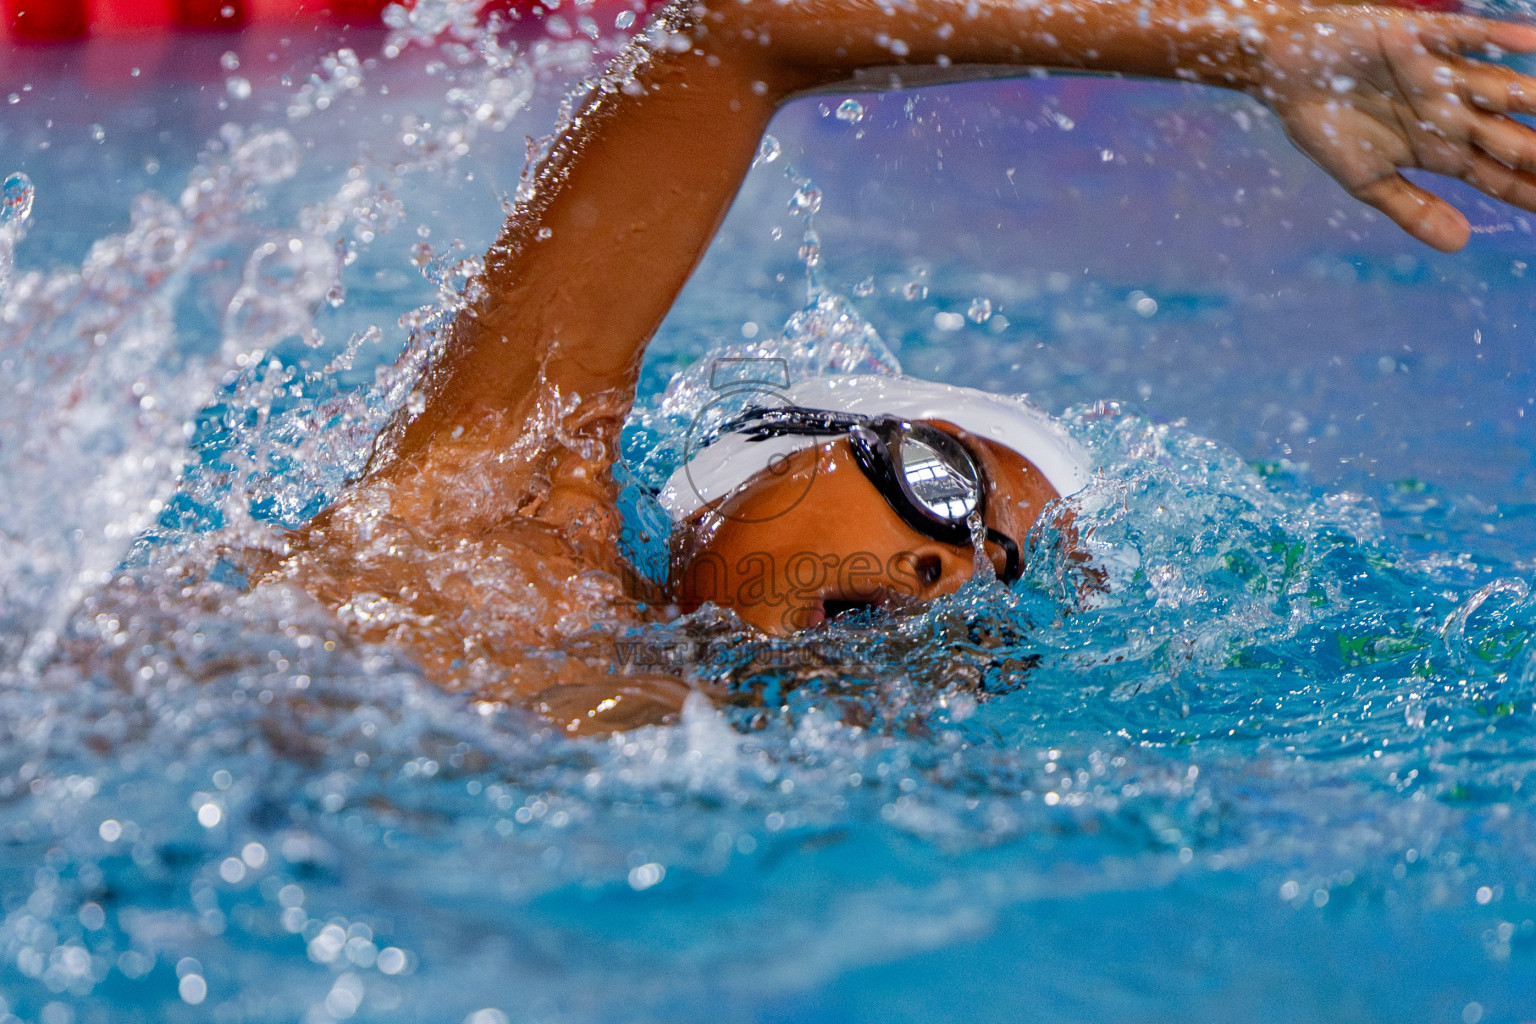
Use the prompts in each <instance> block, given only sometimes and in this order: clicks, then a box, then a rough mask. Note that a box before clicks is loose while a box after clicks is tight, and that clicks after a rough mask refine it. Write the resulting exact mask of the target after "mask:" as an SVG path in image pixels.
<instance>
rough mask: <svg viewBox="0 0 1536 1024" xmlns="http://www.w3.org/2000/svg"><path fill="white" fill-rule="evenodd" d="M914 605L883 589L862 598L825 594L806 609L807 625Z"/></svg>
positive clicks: (900, 595)
mask: <svg viewBox="0 0 1536 1024" xmlns="http://www.w3.org/2000/svg"><path fill="white" fill-rule="evenodd" d="M910 603H912V599H911V598H910V597H909V596H907V595H905V594H901V593H893V592H892V591H889V590H886V589H884V588H881V589H879V590H876V591H874V592H873V593H869V594H865V595H862V596H855V595H846V594H837V593H832V594H823V595H822V596H820V597H818V598H817V599H816V600H815V601H814V602H813V603H812V604H811V605H810V606H809V607H808V608H807V609H806V613H807V614H806V623H805V624H806V625H807V626H819V625H821V624H822V623H823V622H831V621H832V620H834V619H843V618H847V617H848V616H851V615H858V614H859V613H861V612H871V611H875V610H877V609H890V608H895V607H898V606H901V605H906V604H910Z"/></svg>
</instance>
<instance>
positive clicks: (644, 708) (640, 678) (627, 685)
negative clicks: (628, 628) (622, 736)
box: [527, 673, 693, 736]
mask: <svg viewBox="0 0 1536 1024" xmlns="http://www.w3.org/2000/svg"><path fill="white" fill-rule="evenodd" d="M602 680H603V681H601V682H592V683H572V684H569V685H565V686H553V687H550V688H549V689H548V690H544V691H543V692H541V693H538V694H536V695H534V696H533V697H532V698H530V699H529V700H528V705H527V706H528V707H529V708H530V709H532V710H533V711H537V712H538V713H539V714H541V715H543V716H544V717H545V718H547V719H549V720H550V721H551V722H553V723H554V724H555V726H556V728H558V729H559V730H560V731H561V732H563V733H565V734H566V735H567V736H607V735H609V734H611V733H615V732H624V731H625V730H627V729H638V728H640V727H641V726H643V725H666V724H668V723H670V722H674V721H676V720H677V716H678V715H679V714H681V713H682V710H683V704H684V703H685V702H686V701H687V700H688V695H689V694H690V693H692V692H693V691H692V689H691V688H690V687H689V686H688V684H686V683H684V682H682V681H681V680H679V679H676V678H674V677H672V676H665V675H659V674H649V673H648V674H638V675H632V676H605V677H602Z"/></svg>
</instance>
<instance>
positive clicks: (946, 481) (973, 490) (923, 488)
mask: <svg viewBox="0 0 1536 1024" xmlns="http://www.w3.org/2000/svg"><path fill="white" fill-rule="evenodd" d="M901 472H902V476H903V478H904V479H905V480H906V484H907V492H908V493H909V494H910V495H911V497H912V500H913V501H915V502H917V504H918V506H919V507H920V508H922V509H923V510H924V511H926V512H927V513H928V514H930V515H932V516H936V517H938V518H939V519H943V520H947V521H949V522H964V521H965V520H966V519H967V518H969V517H970V514H971V513H972V512H974V511H976V505H977V504H978V502H980V500H981V488H980V485H979V484H978V482H977V480H976V470H975V467H974V466H971V465H970V464H969V460H967V461H965V462H959V461H957V460H956V459H954V458H946V457H944V456H943V455H941V454H940V453H939V452H938V451H936V450H935V449H934V448H932V447H930V446H929V445H926V444H924V443H923V442H922V441H919V440H917V439H916V438H914V437H910V436H909V437H905V438H903V439H902V442H901Z"/></svg>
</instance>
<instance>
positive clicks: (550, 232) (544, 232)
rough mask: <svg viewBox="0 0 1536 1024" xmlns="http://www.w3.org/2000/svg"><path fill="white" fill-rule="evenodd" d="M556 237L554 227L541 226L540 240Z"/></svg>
mask: <svg viewBox="0 0 1536 1024" xmlns="http://www.w3.org/2000/svg"><path fill="white" fill-rule="evenodd" d="M554 237H555V232H554V229H552V228H547V227H545V228H539V241H541V242H546V241H548V240H549V239H551V238H554Z"/></svg>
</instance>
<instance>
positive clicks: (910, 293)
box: [901, 281, 928, 302]
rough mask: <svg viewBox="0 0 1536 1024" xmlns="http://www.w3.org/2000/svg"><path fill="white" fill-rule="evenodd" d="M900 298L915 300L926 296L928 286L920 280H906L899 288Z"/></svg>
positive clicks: (909, 300)
mask: <svg viewBox="0 0 1536 1024" xmlns="http://www.w3.org/2000/svg"><path fill="white" fill-rule="evenodd" d="M901 295H902V298H904V299H906V300H907V301H908V302H916V301H917V300H918V299H926V298H927V297H928V286H927V285H925V284H923V282H921V281H908V282H907V283H906V284H905V285H904V286H903V287H902V289H901Z"/></svg>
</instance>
